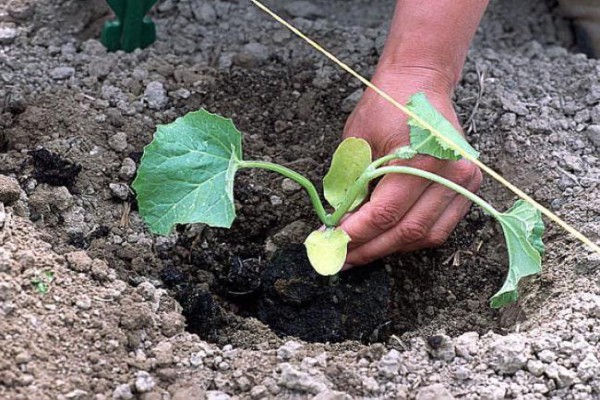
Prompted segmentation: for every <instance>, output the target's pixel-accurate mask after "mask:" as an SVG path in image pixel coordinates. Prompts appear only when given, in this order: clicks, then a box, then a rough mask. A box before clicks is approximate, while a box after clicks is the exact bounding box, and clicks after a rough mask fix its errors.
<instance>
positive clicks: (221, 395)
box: [206, 390, 231, 400]
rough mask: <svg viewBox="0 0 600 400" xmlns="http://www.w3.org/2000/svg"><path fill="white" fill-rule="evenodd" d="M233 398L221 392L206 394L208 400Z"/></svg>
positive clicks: (215, 391)
mask: <svg viewBox="0 0 600 400" xmlns="http://www.w3.org/2000/svg"><path fill="white" fill-rule="evenodd" d="M229 399H231V396H230V395H228V394H227V393H225V392H222V391H220V390H209V391H207V392H206V400H229Z"/></svg>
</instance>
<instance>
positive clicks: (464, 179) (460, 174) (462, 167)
mask: <svg viewBox="0 0 600 400" xmlns="http://www.w3.org/2000/svg"><path fill="white" fill-rule="evenodd" d="M477 174H481V172H480V171H479V168H477V166H475V164H473V163H471V162H469V161H466V160H461V161H458V162H456V163H454V166H453V168H452V180H453V181H455V182H456V183H458V184H459V185H467V184H470V183H471V182H473V181H474V180H475V179H476V176H477Z"/></svg>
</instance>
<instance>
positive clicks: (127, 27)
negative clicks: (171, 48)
mask: <svg viewBox="0 0 600 400" xmlns="http://www.w3.org/2000/svg"><path fill="white" fill-rule="evenodd" d="M106 2H107V3H108V5H109V6H110V8H112V10H113V11H114V13H115V15H116V16H117V19H116V20H113V21H107V22H106V23H105V24H104V28H103V29H102V35H101V37H100V41H101V42H102V44H103V45H104V46H106V48H107V49H108V51H117V50H123V51H126V52H128V53H130V52H132V51H134V50H135V49H143V48H144V47H148V46H150V45H151V44H152V43H154V41H155V40H156V26H155V25H154V22H152V20H151V19H150V17H147V16H146V14H147V13H148V12H149V11H150V9H151V8H152V7H153V6H154V4H156V2H157V0H106Z"/></svg>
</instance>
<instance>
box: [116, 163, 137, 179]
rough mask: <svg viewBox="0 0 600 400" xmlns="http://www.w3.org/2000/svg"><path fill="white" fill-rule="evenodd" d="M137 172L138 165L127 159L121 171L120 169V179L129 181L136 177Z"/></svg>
mask: <svg viewBox="0 0 600 400" xmlns="http://www.w3.org/2000/svg"><path fill="white" fill-rule="evenodd" d="M136 170H137V165H136V164H135V161H133V160H132V159H131V158H129V157H127V158H126V159H124V160H123V164H121V169H119V178H121V179H123V180H129V179H131V178H133V177H134V176H135V171H136Z"/></svg>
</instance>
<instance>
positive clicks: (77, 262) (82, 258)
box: [65, 250, 92, 272]
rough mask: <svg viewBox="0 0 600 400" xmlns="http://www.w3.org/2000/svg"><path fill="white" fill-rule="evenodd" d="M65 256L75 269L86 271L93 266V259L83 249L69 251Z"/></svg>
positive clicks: (70, 265)
mask: <svg viewBox="0 0 600 400" xmlns="http://www.w3.org/2000/svg"><path fill="white" fill-rule="evenodd" d="M65 257H66V259H67V263H68V264H69V267H71V269H72V270H74V271H77V272H86V271H89V270H90V268H91V267H92V259H91V258H90V256H88V254H87V253H86V252H85V251H83V250H81V251H74V252H71V253H67V254H66V255H65Z"/></svg>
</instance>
